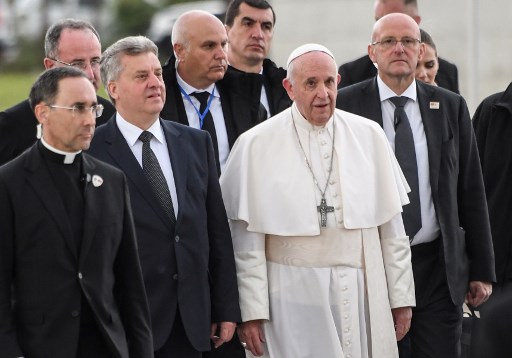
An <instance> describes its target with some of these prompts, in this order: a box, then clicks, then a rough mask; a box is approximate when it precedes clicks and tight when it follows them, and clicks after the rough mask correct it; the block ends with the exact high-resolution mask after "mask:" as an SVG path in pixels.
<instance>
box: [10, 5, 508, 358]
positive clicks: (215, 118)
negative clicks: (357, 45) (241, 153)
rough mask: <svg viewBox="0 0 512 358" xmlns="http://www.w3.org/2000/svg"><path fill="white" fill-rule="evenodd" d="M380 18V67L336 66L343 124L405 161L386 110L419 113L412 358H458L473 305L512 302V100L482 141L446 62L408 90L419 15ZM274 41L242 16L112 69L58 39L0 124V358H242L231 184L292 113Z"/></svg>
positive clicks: (265, 24)
mask: <svg viewBox="0 0 512 358" xmlns="http://www.w3.org/2000/svg"><path fill="white" fill-rule="evenodd" d="M391 13H401V14H405V15H407V16H403V15H396V14H393V15H391V16H389V14H391ZM387 15H388V16H387ZM386 16H387V17H386ZM383 17H386V19H385V21H383V22H381V21H379V26H376V27H375V28H374V29H373V33H372V44H370V45H369V46H368V55H365V56H363V57H361V58H360V59H357V60H355V61H353V62H350V63H347V64H344V65H342V66H340V67H339V74H340V75H341V82H340V83H339V91H338V97H337V101H336V106H337V107H338V108H339V109H342V110H345V111H349V112H352V113H355V114H358V115H361V116H364V117H367V118H369V119H370V120H373V121H375V122H377V123H379V124H380V126H381V127H382V128H383V130H384V132H385V134H386V136H387V137H388V139H389V141H390V144H391V145H392V147H394V146H395V144H394V140H395V130H396V128H397V127H396V123H394V121H395V119H394V118H396V114H395V112H394V111H395V110H396V108H397V107H398V105H396V104H395V102H394V100H392V99H393V97H396V96H400V97H406V98H407V100H406V101H405V104H404V105H403V109H404V111H405V113H406V115H407V117H408V118H409V122H410V123H411V124H410V127H411V129H410V130H411V131H412V137H411V138H412V140H413V146H414V148H415V151H416V156H415V166H416V168H417V169H416V171H417V173H416V176H417V178H416V179H415V180H416V181H417V188H416V189H414V187H412V189H413V191H414V190H416V191H417V193H416V194H418V197H419V200H420V204H418V205H419V207H418V208H419V210H420V216H421V222H422V223H423V226H422V227H421V228H420V229H419V231H414V232H407V234H408V235H409V237H410V239H411V251H412V267H413V271H414V277H415V284H416V307H414V308H413V318H412V323H411V328H410V331H409V333H408V334H407V335H406V336H405V338H404V339H402V340H401V341H400V343H399V350H400V357H401V358H408V357H436V358H438V357H447V358H448V357H450V358H451V357H457V356H459V355H460V333H461V325H462V304H463V303H464V301H466V302H468V303H470V304H473V305H474V306H479V305H481V304H483V303H484V302H485V301H487V300H488V298H489V296H490V295H491V292H492V291H493V285H494V291H495V292H496V293H498V295H497V296H505V295H506V294H507V292H509V291H510V290H511V286H512V285H511V282H512V238H511V237H510V234H509V233H508V232H509V230H508V227H507V223H508V218H509V216H510V215H509V214H510V213H511V212H512V207H511V206H512V190H509V185H507V183H508V181H509V180H510V179H511V178H510V176H512V169H509V168H510V162H511V161H510V158H511V157H512V146H511V145H510V144H509V142H508V137H509V136H508V135H507V133H509V132H510V131H512V122H511V121H510V117H511V113H512V108H511V107H512V99H511V93H510V92H511V90H510V88H508V89H507V90H506V91H505V92H503V93H499V94H496V95H493V96H491V97H489V98H488V99H486V100H485V101H484V102H483V103H482V104H481V105H480V106H479V108H478V109H477V112H476V113H475V116H474V121H473V124H472V122H471V118H470V115H469V111H468V109H467V106H466V103H465V101H464V99H463V97H462V96H460V95H459V94H458V92H459V89H458V74H457V68H456V67H455V65H453V64H451V63H449V62H448V61H445V60H442V59H439V72H438V75H437V77H436V82H437V83H438V85H439V87H434V86H430V85H426V84H423V83H421V82H420V81H416V80H415V79H414V69H415V68H416V62H417V60H418V57H419V56H421V53H422V47H421V44H420V43H419V40H418V43H416V41H414V40H415V39H414V37H412V40H411V41H408V42H407V43H406V42H405V41H406V39H410V38H411V33H410V31H409V30H411V29H414V26H417V25H414V24H419V23H420V21H421V17H420V16H419V15H418V12H417V3H416V1H414V0H413V1H411V0H377V1H376V2H375V18H376V20H380V19H381V18H383ZM275 22H276V14H275V13H274V10H273V8H272V7H271V6H270V4H269V3H267V2H266V1H265V0H233V1H232V2H231V3H230V4H229V6H228V10H227V13H226V20H225V23H224V24H223V23H222V22H221V21H220V20H218V19H217V18H216V17H214V16H213V15H211V14H209V13H206V12H202V11H191V12H188V13H185V14H184V15H182V16H181V17H180V18H179V19H178V20H177V21H176V23H175V25H174V29H173V33H172V49H173V54H172V55H171V56H170V58H169V59H168V60H167V62H166V63H165V64H164V65H163V66H161V64H160V63H159V60H158V49H157V48H156V46H155V45H154V44H153V43H152V42H151V41H150V40H148V39H147V38H145V37H142V36H131V37H126V38H124V39H121V40H119V41H117V42H116V43H114V44H113V45H111V46H110V47H109V48H108V49H107V50H106V51H105V52H103V53H102V51H101V42H100V35H99V34H98V32H97V31H96V30H95V29H94V27H92V25H90V24H89V23H87V22H85V21H81V20H75V19H65V20H62V21H58V22H56V23H55V24H53V25H52V26H51V27H50V28H49V29H48V31H47V33H46V37H45V58H44V66H45V69H46V71H45V72H44V73H43V74H42V75H41V76H40V77H39V78H38V79H37V80H36V82H35V83H34V85H33V87H32V90H31V93H30V96H29V98H28V99H26V100H24V101H22V102H20V103H19V104H17V105H15V106H13V107H11V108H8V109H6V110H4V111H3V112H1V113H0V165H1V167H0V212H2V215H1V216H0V347H1V349H0V358H1V357H22V356H26V357H41V358H42V357H49V356H51V357H57V358H58V357H63V358H64V357H74V356H76V357H149V356H153V355H154V356H155V357H171V356H172V357H227V358H241V357H245V355H246V352H245V349H244V348H245V347H244V344H245V342H240V340H239V339H238V337H237V335H236V333H235V331H236V325H237V323H239V322H240V321H241V315H240V307H239V304H238V285H237V277H236V269H235V259H234V255H233V246H232V242H231V234H230V228H229V225H228V220H227V217H226V210H225V208H224V203H223V200H222V195H221V188H220V186H219V181H218V179H219V176H220V175H221V174H222V171H223V168H224V165H225V163H226V161H227V159H228V157H229V153H230V150H231V148H232V147H233V145H234V144H235V142H236V140H237V138H238V137H239V136H240V135H241V134H242V133H244V132H246V131H247V130H250V129H251V128H252V127H254V126H257V125H258V124H259V123H261V122H263V121H265V120H267V119H268V118H270V117H272V116H274V115H276V114H278V113H280V112H282V111H284V110H287V109H288V108H289V107H290V106H291V104H292V101H291V99H290V98H289V97H288V95H287V93H286V91H285V89H284V88H283V86H282V81H283V79H285V78H286V76H287V73H286V70H285V69H283V68H279V67H278V66H276V64H275V63H273V62H272V61H271V60H270V59H268V54H269V51H270V46H271V42H272V35H273V30H274V25H275ZM383 24H384V25H385V26H384V25H383ZM408 31H409V32H408ZM389 39H391V42H390V44H391V47H386V46H387V45H386V46H385V45H384V42H383V40H389ZM228 42H229V46H228ZM397 61H399V62H400V63H401V66H402V67H401V68H399V69H397V68H395V67H398V65H397V64H396V62H397ZM376 65H377V66H376ZM394 66H395V67H394ZM75 69H78V70H75ZM410 69H412V74H411V73H410V71H408V70H410ZM101 83H103V85H104V86H105V88H106V92H107V94H108V96H109V97H110V101H109V100H106V99H104V98H101V97H100V96H97V95H96V91H97V90H98V88H99V86H100V84H101ZM443 87H444V88H443ZM93 119H95V121H93ZM95 126H96V127H97V129H96V130H95V129H94V127H95ZM473 127H474V128H473ZM197 129H203V130H202V131H200V130H197ZM94 132H95V134H94V136H93V133H94ZM207 132H208V133H207ZM475 133H476V136H475ZM83 151H86V152H83ZM397 156H398V153H397ZM401 165H402V164H401ZM404 172H405V171H404ZM482 172H483V175H482ZM262 175H265V174H264V173H262ZM407 175H408V174H407V173H406V178H407V180H408V181H410V182H413V181H414V179H411V178H409V177H407ZM487 205H488V206H489V208H488V210H487ZM406 231H407V227H406ZM491 232H492V239H491ZM169 238H172V239H171V240H170V239H169ZM493 243H494V249H495V250H494V251H493ZM502 294H503V295H502ZM491 297H493V296H491ZM491 301H492V299H491V300H490V301H489V302H488V303H486V304H484V305H483V307H484V308H485V307H486V306H488V307H490V309H489V310H490V311H491V312H492V305H491V303H492V302H491ZM497 301H498V302H502V301H503V299H501V298H500V299H499V300H498V299H497ZM482 312H483V313H482V314H485V309H483V310H482ZM232 338H233V339H232ZM61 342H66V344H65V345H62V344H61ZM374 356H375V355H374Z"/></svg>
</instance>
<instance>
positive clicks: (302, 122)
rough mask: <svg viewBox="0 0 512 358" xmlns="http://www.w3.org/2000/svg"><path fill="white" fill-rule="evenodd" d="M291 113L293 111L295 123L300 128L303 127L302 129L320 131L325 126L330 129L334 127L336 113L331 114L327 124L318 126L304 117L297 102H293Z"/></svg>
mask: <svg viewBox="0 0 512 358" xmlns="http://www.w3.org/2000/svg"><path fill="white" fill-rule="evenodd" d="M291 113H292V118H293V121H294V122H295V125H296V126H297V127H299V128H302V129H304V130H306V131H308V132H309V131H318V130H320V129H323V128H327V129H329V130H331V129H332V124H333V118H334V114H333V115H332V116H331V118H330V119H329V121H328V122H327V123H326V124H325V126H316V125H314V124H311V123H310V122H309V121H308V120H307V119H306V118H304V116H303V115H302V114H301V113H300V112H299V109H298V108H297V105H296V104H295V102H293V104H292V107H291Z"/></svg>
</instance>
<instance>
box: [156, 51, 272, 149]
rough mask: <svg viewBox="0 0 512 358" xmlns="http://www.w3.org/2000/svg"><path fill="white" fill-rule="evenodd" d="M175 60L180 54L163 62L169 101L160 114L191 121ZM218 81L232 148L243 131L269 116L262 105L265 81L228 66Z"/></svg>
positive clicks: (186, 121)
mask: <svg viewBox="0 0 512 358" xmlns="http://www.w3.org/2000/svg"><path fill="white" fill-rule="evenodd" d="M175 62H176V57H174V55H173V56H171V57H170V58H169V60H167V63H166V64H165V65H164V66H163V78H164V82H165V87H166V101H165V105H164V108H163V109H162V112H160V117H162V119H166V120H170V121H173V122H178V123H181V124H184V125H189V122H188V118H187V112H186V111H185V105H184V104H183V97H182V95H181V91H180V89H179V86H178V81H177V79H176V69H175V67H174V63H175ZM215 85H216V88H217V90H218V91H219V95H220V98H221V104H222V113H223V115H224V122H225V124H226V131H227V135H228V142H229V147H230V148H231V147H233V144H235V141H236V139H237V138H238V136H239V135H240V134H242V133H243V132H245V131H246V130H248V129H250V128H252V127H253V126H255V125H256V124H258V123H260V122H261V121H263V120H264V119H265V118H264V116H263V114H262V112H261V108H260V94H261V82H259V83H258V82H257V81H255V80H254V78H253V77H251V76H250V75H248V74H246V73H244V72H240V71H237V70H228V71H226V74H225V75H224V78H223V79H221V80H219V81H217V82H216V83H215Z"/></svg>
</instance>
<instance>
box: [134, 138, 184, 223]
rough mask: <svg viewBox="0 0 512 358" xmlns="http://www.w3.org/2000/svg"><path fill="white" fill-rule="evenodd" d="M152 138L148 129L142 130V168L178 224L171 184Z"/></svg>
mask: <svg viewBox="0 0 512 358" xmlns="http://www.w3.org/2000/svg"><path fill="white" fill-rule="evenodd" d="M151 138H153V134H151V132H148V131H144V132H142V133H141V135H140V136H139V139H140V140H141V142H142V170H143V171H144V174H145V175H146V178H147V179H148V181H149V183H150V185H151V188H152V189H153V192H154V193H155V195H156V197H157V199H158V201H159V202H160V205H162V207H163V208H164V211H165V213H166V214H167V216H168V217H169V219H170V220H171V223H172V225H173V226H174V225H175V224H176V215H175V214H174V207H173V205H172V199H171V193H170V192H169V186H168V185H167V181H166V180H165V176H164V173H163V172H162V168H161V167H160V164H159V163H158V159H157V158H156V155H155V153H154V152H153V150H152V149H151V146H150V144H149V143H150V142H151Z"/></svg>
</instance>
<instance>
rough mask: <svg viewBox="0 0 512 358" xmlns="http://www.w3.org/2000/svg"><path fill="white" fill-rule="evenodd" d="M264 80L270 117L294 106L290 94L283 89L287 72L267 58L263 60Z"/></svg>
mask: <svg viewBox="0 0 512 358" xmlns="http://www.w3.org/2000/svg"><path fill="white" fill-rule="evenodd" d="M263 78H264V82H263V84H264V85H265V91H266V92H267V99H268V104H269V107H270V115H271V116H275V115H276V114H278V113H280V112H282V111H284V110H285V109H286V108H288V107H290V106H291V105H292V100H291V99H290V97H288V93H287V92H286V90H285V88H284V87H283V79H285V78H286V70H285V69H284V68H282V67H277V66H276V64H275V63H274V62H272V61H271V60H269V59H268V58H267V59H265V60H263Z"/></svg>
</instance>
